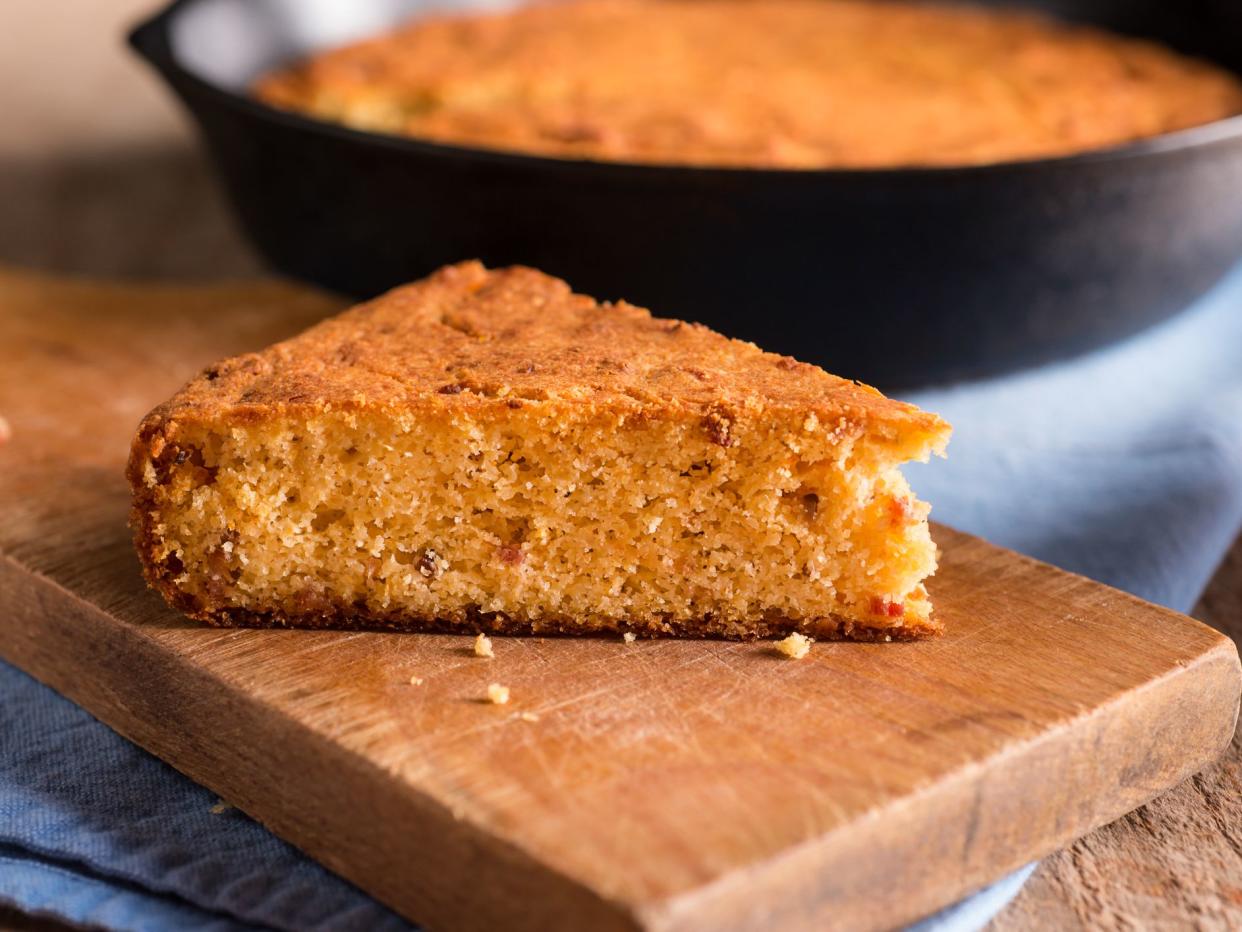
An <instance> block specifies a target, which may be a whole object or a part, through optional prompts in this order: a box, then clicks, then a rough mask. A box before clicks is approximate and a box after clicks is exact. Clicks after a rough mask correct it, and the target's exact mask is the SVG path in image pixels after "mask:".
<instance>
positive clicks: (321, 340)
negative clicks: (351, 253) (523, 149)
mask: <svg viewBox="0 0 1242 932" xmlns="http://www.w3.org/2000/svg"><path fill="white" fill-rule="evenodd" d="M524 405H542V406H545V407H547V408H548V409H555V408H558V407H569V406H572V407H575V408H581V407H582V406H591V407H595V408H601V409H607V410H612V411H618V412H622V413H626V414H628V415H631V416H637V417H668V416H673V415H682V416H686V415H688V416H698V417H701V418H702V419H703V423H704V428H705V429H706V430H708V431H711V432H713V434H714V436H716V437H717V439H718V442H720V443H722V444H727V443H728V437H727V429H728V423H729V420H730V416H731V415H732V414H735V413H743V412H745V413H747V414H750V415H758V414H761V413H763V412H771V413H774V414H775V413H778V412H784V413H790V412H801V413H803V414H812V413H813V414H815V415H816V416H817V417H818V418H819V419H820V420H821V421H824V422H827V423H831V422H832V421H835V420H837V419H839V418H843V417H844V418H847V419H849V420H851V421H853V422H855V423H858V424H865V425H866V426H868V427H875V426H878V425H881V424H889V425H892V427H893V428H894V430H897V429H900V430H920V431H926V432H928V433H934V434H940V433H943V432H946V431H947V425H946V424H945V423H944V421H942V420H941V419H940V418H939V417H937V416H936V415H934V414H929V413H927V412H924V411H921V410H919V409H918V408H916V407H915V406H913V405H910V404H906V403H904V402H900V401H895V400H892V399H890V398H886V397H885V396H883V395H882V394H880V393H879V392H878V391H876V390H875V389H873V388H870V387H869V386H865V385H861V384H860V383H857V382H851V381H849V380H847V379H842V378H838V377H837V376H834V375H829V374H828V373H826V372H824V371H823V370H822V369H820V368H818V367H816V366H813V365H810V364H807V363H801V362H797V361H796V360H794V359H791V358H790V357H788V356H778V355H776V354H773V353H765V352H764V351H762V350H760V349H759V348H758V347H757V346H755V345H754V344H753V343H745V342H742V341H740V340H731V339H728V338H727V337H724V336H721V335H720V334H718V333H715V332H714V331H712V330H710V329H708V328H707V327H704V326H702V325H699V324H691V323H684V322H682V321H679V320H665V319H661V318H657V317H652V316H651V313H650V312H649V311H646V310H644V309H642V308H638V307H634V306H633V305H630V304H627V303H625V302H624V301H622V302H619V303H616V304H607V303H604V304H600V303H598V302H596V301H595V300H594V299H593V298H590V297H587V296H585V295H579V294H574V293H573V292H572V291H571V290H570V288H569V286H568V285H567V284H565V282H563V281H561V280H560V279H556V278H552V277H551V276H549V275H545V274H543V273H542V272H538V271H536V270H535V269H530V268H524V267H521V266H514V267H512V268H507V269H498V270H488V269H486V268H484V267H483V265H482V264H481V263H479V262H463V263H460V264H458V265H452V266H447V267H445V268H443V269H440V270H439V271H438V272H436V273H435V274H433V275H431V276H430V277H429V278H426V279H423V280H422V281H419V282H416V283H414V284H411V285H406V286H404V287H401V288H397V289H395V290H393V291H390V292H388V293H387V294H385V295H383V296H382V297H380V298H377V299H375V300H374V301H370V302H368V303H366V304H363V305H360V306H358V307H356V308H354V309H353V310H350V311H347V312H346V313H344V314H341V315H339V316H337V317H334V318H332V319H330V320H327V321H324V322H323V323H322V324H319V325H318V326H315V327H312V328H311V329H310V330H307V331H306V332H305V333H302V334H300V335H298V336H296V337H294V338H292V339H290V340H286V341H285V342H283V343H278V344H276V345H275V346H273V347H270V348H268V349H266V350H264V351H262V352H260V353H251V354H249V355H246V356H238V357H234V358H233V359H228V360H225V361H224V362H221V363H219V364H217V365H214V366H211V367H209V368H208V369H206V370H205V371H204V372H203V373H202V374H200V375H199V376H198V377H197V378H196V379H194V380H193V381H191V382H190V383H189V384H188V385H187V386H186V387H185V388H184V389H182V390H181V391H180V392H178V393H177V395H176V396H174V397H173V398H172V399H170V400H169V401H168V402H167V403H166V404H164V405H161V406H160V407H159V408H156V409H155V411H153V412H152V413H151V414H150V415H149V416H148V417H147V419H146V420H145V421H144V423H143V426H142V428H141V430H142V432H143V434H144V435H148V436H154V434H155V433H157V432H158V429H159V425H160V424H161V423H163V422H165V421H171V420H196V419H209V420H212V421H217V420H218V419H219V418H221V417H226V418H230V419H234V420H236V421H237V422H239V423H240V422H246V421H251V420H255V419H262V418H265V417H269V416H271V415H272V414H273V413H276V412H283V411H288V410H290V409H310V410H322V409H324V408H327V407H331V408H332V409H333V410H343V409H350V408H355V409H366V408H374V407H387V408H391V409H400V410H408V411H420V412H431V411H439V412H450V411H454V410H470V409H473V410H479V409H481V408H516V407H521V406H524Z"/></svg>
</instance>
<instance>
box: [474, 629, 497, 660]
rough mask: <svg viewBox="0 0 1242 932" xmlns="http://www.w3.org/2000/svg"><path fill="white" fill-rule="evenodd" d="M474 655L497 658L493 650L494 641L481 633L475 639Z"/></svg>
mask: <svg viewBox="0 0 1242 932" xmlns="http://www.w3.org/2000/svg"><path fill="white" fill-rule="evenodd" d="M474 655H475V656H476V657H488V658H491V657H495V656H496V652H495V651H493V650H492V639H491V638H489V637H488V636H487V635H486V634H482V633H480V634H479V636H478V637H476V638H475V639H474Z"/></svg>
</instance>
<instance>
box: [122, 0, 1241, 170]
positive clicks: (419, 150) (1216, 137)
mask: <svg viewBox="0 0 1242 932" xmlns="http://www.w3.org/2000/svg"><path fill="white" fill-rule="evenodd" d="M195 2H198V0H172V2H171V3H168V4H167V5H166V6H164V7H163V8H162V9H160V10H157V11H156V12H155V13H153V14H152V15H151V16H149V17H147V18H145V19H143V20H141V21H139V22H138V23H137V24H136V25H134V26H133V27H132V28H131V29H130V32H129V34H128V37H127V39H128V43H129V45H130V47H131V48H132V49H134V51H136V52H137V53H138V54H139V55H140V56H141V57H143V58H144V59H146V61H147V62H148V63H150V64H151V65H153V66H154V67H155V68H156V69H157V70H159V71H160V72H161V73H163V74H164V75H165V76H169V77H176V79H177V80H179V81H184V82H187V83H188V84H190V85H191V86H193V87H194V89H195V90H196V91H198V92H199V93H203V94H207V95H209V96H211V97H214V98H215V99H216V100H217V101H219V102H220V103H223V104H225V105H226V106H229V107H232V108H234V109H236V110H239V111H241V112H243V113H247V114H248V115H250V116H252V117H255V118H258V119H263V120H267V121H269V122H273V123H277V124H280V125H284V126H286V127H288V128H289V129H292V130H299V131H302V132H310V133H318V134H321V135H326V136H329V137H335V138H337V139H341V140H348V141H352V142H357V143H360V144H364V145H366V144H370V145H378V146H382V147H384V148H388V149H392V150H396V151H401V152H407V153H410V154H412V155H419V156H423V157H432V158H435V157H439V158H444V159H454V160H458V161H470V162H476V163H484V164H492V165H497V166H501V167H509V168H523V167H525V168H535V169H542V170H544V171H555V170H559V171H563V172H589V173H592V174H595V175H600V176H612V177H625V178H632V179H634V180H640V179H644V180H654V179H657V178H663V177H668V178H672V179H676V180H690V179H699V180H716V181H727V182H742V181H745V180H747V179H750V180H754V181H756V182H758V183H761V184H771V183H776V184H798V183H800V182H801V181H806V182H807V183H815V182H822V181H826V180H828V179H838V180H849V179H854V180H858V181H864V180H890V181H891V180H896V179H911V180H927V181H936V180H942V181H949V180H957V179H962V178H969V177H981V176H984V175H990V174H996V173H1004V172H1014V171H1018V172H1026V171H1040V170H1049V169H1052V170H1055V169H1063V170H1072V169H1074V168H1076V167H1078V166H1087V165H1098V164H1099V163H1102V162H1128V161H1131V160H1134V159H1138V158H1146V157H1154V156H1160V155H1165V154H1170V153H1176V152H1183V151H1186V150H1189V149H1199V148H1203V147H1205V146H1208V145H1211V144H1213V143H1217V142H1223V141H1229V140H1236V139H1239V138H1242V114H1237V115H1234V116H1231V117H1226V118H1224V119H1222V120H1214V121H1212V122H1211V123H1204V124H1201V125H1199V126H1192V127H1188V128H1186V129H1182V130H1176V131H1174V132H1171V133H1163V134H1161V135H1159V136H1152V137H1149V138H1146V139H1140V140H1136V141H1134V142H1128V143H1123V144H1122V145H1119V146H1110V147H1107V148H1103V149H1092V150H1090V151H1087V152H1080V153H1075V154H1072V155H1064V156H1053V157H1050V158H1039V159H1017V160H1009V161H1003V162H989V163H986V164H982V165H947V166H898V167H893V168H809V169H808V168H766V167H764V168H747V167H739V166H710V165H708V166H694V165H678V164H662V163H657V162H621V161H605V160H592V159H568V158H556V157H551V156H542V155H533V154H528V153H523V152H519V151H510V150H502V149H486V148H481V147H472V146H454V145H449V144H446V143H439V142H432V141H430V140H424V139H419V138H417V137H409V136H395V135H389V134H385V133H375V132H368V131H366V130H360V129H354V128H352V127H349V126H345V125H343V124H340V123H332V122H329V121H326V120H317V119H314V118H312V117H307V116H303V115H301V114H298V113H294V112H291V111H287V110H281V109H278V108H276V107H271V106H268V105H267V104H264V103H262V102H261V101H259V100H256V99H255V98H253V97H249V96H246V95H243V94H238V93H235V92H233V91H230V90H227V89H225V88H223V87H221V86H219V85H218V84H215V83H213V82H211V81H208V80H207V79H205V78H202V77H199V76H198V75H197V74H195V73H194V72H192V71H190V70H189V69H187V68H185V67H184V66H183V65H182V64H181V62H180V61H179V60H178V58H177V55H176V53H175V52H174V51H173V48H172V42H171V38H170V34H169V25H170V23H171V22H172V20H173V18H174V17H175V16H176V15H177V14H178V13H179V12H180V10H181V8H182V7H187V6H190V5H191V4H193V3H195Z"/></svg>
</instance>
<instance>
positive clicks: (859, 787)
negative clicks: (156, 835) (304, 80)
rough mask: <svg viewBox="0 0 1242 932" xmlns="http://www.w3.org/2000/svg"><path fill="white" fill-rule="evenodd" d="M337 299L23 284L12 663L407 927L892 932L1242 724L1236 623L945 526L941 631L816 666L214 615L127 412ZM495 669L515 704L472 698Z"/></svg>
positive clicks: (1140, 789)
mask: <svg viewBox="0 0 1242 932" xmlns="http://www.w3.org/2000/svg"><path fill="white" fill-rule="evenodd" d="M335 307H336V304H335V303H334V301H333V300H331V299H329V298H327V297H325V296H322V295H318V294H315V293H311V292H306V291H301V290H297V289H294V288H293V287H291V286H287V285H282V284H277V283H257V284H245V285H237V286H211V287H201V288H183V287H152V286H123V285H113V284H98V283H89V282H78V283H73V282H64V281H56V280H51V279H45V278H40V277H36V276H32V275H25V274H18V273H13V272H3V271H0V415H3V416H4V417H6V418H7V420H8V423H9V425H10V426H11V434H12V436H11V438H10V439H9V441H8V442H7V443H6V444H4V445H3V447H0V654H3V656H4V657H5V658H6V659H8V660H9V661H11V662H13V663H15V664H17V665H19V666H21V667H23V668H24V669H26V670H27V671H29V672H30V673H32V674H33V675H34V676H36V677H38V678H39V679H41V680H42V681H44V682H45V683H47V684H49V685H51V686H52V687H53V688H55V689H57V690H59V691H60V692H62V693H63V694H65V695H66V696H68V697H69V698H71V699H73V700H74V701H75V702H78V703H80V704H81V705H83V706H85V707H86V708H87V709H89V710H90V711H91V712H93V713H94V714H95V715H96V716H98V717H99V718H100V719H102V720H103V721H105V722H107V723H108V724H109V725H111V726H112V727H113V728H115V729H116V730H117V731H119V732H120V733H122V734H123V735H125V736H127V737H129V738H131V739H132V740H134V741H136V742H138V743H139V744H141V745H142V746H144V747H146V748H148V749H149V750H151V751H152V752H154V753H155V754H157V755H159V756H160V757H162V758H164V759H165V760H167V761H168V762H170V763H171V764H173V765H174V766H175V767H177V768H178V769H180V770H182V771H184V772H185V773H187V774H188V775H190V776H191V777H193V778H194V779H196V780H198V781H200V782H202V783H204V784H206V785H207V786H208V787H210V788H212V789H213V790H215V791H216V792H217V793H219V794H220V795H221V796H222V797H224V798H225V799H227V800H228V801H230V802H232V803H234V804H235V805H237V806H238V807H240V808H241V809H243V810H245V811H246V812H248V813H250V814H251V815H252V816H254V817H255V818H257V819H259V820H261V821H262V822H264V823H265V824H267V825H269V826H270V827H271V828H272V829H273V830H274V831H275V832H277V833H278V834H280V835H281V836H283V837H285V838H287V839H289V840H290V841H291V842H293V843H294V844H296V845H298V846H299V847H301V848H302V849H303V850H305V851H306V852H308V853H309V854H310V855H312V856H313V857H315V858H317V859H318V860H320V861H322V862H323V863H324V864H326V865H327V866H328V867H330V868H332V869H333V870H336V871H338V872H339V873H341V874H343V875H344V876H346V877H348V878H349V879H351V880H353V881H354V882H355V883H357V884H358V885H360V886H361V887H363V888H365V889H367V890H369V891H370V892H371V893H373V894H375V895H376V896H377V897H379V898H380V899H381V900H384V901H385V902H387V903H388V904H390V905H391V906H393V907H394V908H396V909H397V910H399V911H400V912H402V913H404V914H405V915H407V916H409V917H410V918H412V919H415V920H419V921H422V922H425V923H427V924H429V925H430V926H431V927H433V928H438V929H449V928H453V929H494V928H505V929H531V930H534V929H575V930H578V929H592V930H609V929H631V930H632V929H659V930H674V929H676V930H683V929H685V930H689V929H696V930H730V929H755V930H759V929H763V930H768V929H806V930H812V929H814V930H820V929H827V928H836V927H848V928H865V929H880V928H886V927H891V926H894V925H898V924H900V923H903V922H906V921H908V920H912V919H915V918H917V917H919V916H921V915H924V914H926V913H928V912H930V911H932V910H934V909H936V908H937V907H940V906H943V905H945V904H946V903H949V902H951V901H953V900H954V899H956V898H958V897H959V896H961V895H962V894H964V893H967V892H969V891H971V890H973V889H975V888H978V887H980V886H981V885H983V884H985V883H987V882H988V881H990V880H993V879H995V878H997V877H998V876H1000V875H1001V874H1003V873H1005V872H1007V871H1010V870H1012V869H1014V868H1015V867H1017V866H1019V865H1021V864H1024V863H1026V862H1027V861H1029V860H1031V859H1033V858H1037V857H1039V856H1041V855H1043V854H1045V853H1047V852H1049V851H1052V850H1053V849H1055V848H1057V847H1060V846H1061V845H1063V844H1065V843H1066V842H1067V841H1068V840H1069V839H1071V838H1073V837H1075V836H1077V835H1080V834H1082V833H1084V832H1086V831H1087V830H1089V829H1091V828H1092V827H1094V826H1097V825H1099V824H1101V823H1103V822H1106V821H1108V820H1110V819H1113V818H1115V817H1116V816H1118V815H1120V814H1121V813H1123V812H1126V811H1127V810H1129V809H1132V808H1134V807H1135V806H1137V805H1139V804H1140V803H1142V802H1144V801H1145V800H1147V799H1149V798H1151V797H1152V796H1154V795H1156V794H1158V793H1160V792H1161V791H1162V790H1164V789H1166V788H1167V787H1169V786H1171V785H1173V784H1174V783H1176V782H1178V781H1179V780H1181V779H1183V778H1184V777H1186V776H1187V775H1188V774H1191V773H1193V772H1194V771H1196V770H1198V769H1199V768H1201V767H1202V766H1204V765H1205V764H1206V763H1207V762H1209V761H1210V760H1211V759H1212V758H1213V757H1215V756H1216V754H1217V753H1218V752H1219V751H1220V750H1221V749H1222V748H1223V747H1224V746H1225V744H1226V743H1227V741H1228V740H1229V737H1230V735H1231V734H1232V732H1233V726H1234V719H1235V716H1236V712H1237V704H1238V693H1239V665H1238V656H1237V652H1236V650H1235V648H1234V646H1233V644H1232V642H1231V641H1229V640H1227V639H1226V638H1224V637H1222V636H1221V635H1219V634H1217V633H1216V632H1215V631H1213V630H1211V629H1209V628H1207V627H1205V626H1204V625H1201V624H1199V623H1198V622H1195V621H1192V620H1191V619H1189V618H1186V617H1183V616H1181V615H1178V614H1175V613H1173V612H1169V611H1166V610H1163V609H1160V608H1157V607H1154V606H1151V605H1148V604H1145V603H1143V602H1141V601H1139V600H1138V599H1135V598H1132V597H1130V596H1128V595H1125V594H1123V593H1120V592H1117V591H1114V590H1112V589H1108V588H1106V587H1103V586H1100V585H1097V584H1094V583H1092V582H1089V581H1087V580H1085V579H1082V578H1079V577H1076V576H1072V575H1069V574H1067V573H1063V572H1060V571H1058V570H1055V569H1053V568H1051V567H1049V566H1046V565H1043V564H1040V563H1037V562H1035V561H1033V560H1029V559H1026V558H1025V557H1021V556H1018V555H1016V554H1013V553H1010V552H1007V551H1004V550H1001V549H999V548H996V547H993V546H991V545H989V544H987V543H985V542H983V541H981V540H977V539H975V538H972V537H968V536H966V535H963V534H960V533H957V532H954V531H951V530H948V529H946V528H939V529H937V532H936V535H937V539H938V541H939V543H940V546H941V547H942V549H943V551H944V559H943V567H942V570H941V572H940V574H939V575H938V576H937V577H936V579H935V580H934V583H933V585H932V587H931V588H932V594H933V597H934V599H935V601H936V605H937V610H938V611H939V612H940V615H941V617H942V618H943V619H944V620H945V622H946V624H947V627H948V633H947V634H946V635H945V636H944V637H943V638H940V639H937V640H933V641H930V642H926V643H919V644H881V645H866V644H819V645H816V646H815V648H814V649H813V650H812V652H811V654H810V656H809V657H807V658H806V659H805V660H802V661H798V662H792V661H788V660H784V659H782V658H780V657H778V656H777V655H776V654H775V653H774V652H773V651H772V650H771V649H770V648H769V647H768V646H766V645H763V644H729V643H719V642H706V643H705V642H673V641H668V642H656V641H640V642H638V643H636V644H632V645H626V644H623V643H621V642H620V641H618V640H569V639H537V638H536V639H517V638H514V639H499V638H498V639H496V657H495V659H494V660H482V659H479V658H476V657H474V656H473V654H472V653H471V651H470V647H469V645H470V642H469V639H467V638H457V637H447V636H420V635H400V634H373V633H356V632H355V633H337V632H296V631H244V630H232V631H222V630H213V629H209V628H204V627H200V626H198V625H195V624H193V623H190V622H188V621H186V620H184V619H183V618H181V617H180V616H179V615H177V614H176V613H174V612H172V611H170V610H169V609H167V608H166V607H165V606H164V604H163V603H162V602H161V601H160V600H159V599H158V598H157V597H155V596H154V595H152V594H151V593H149V592H148V591H147V590H146V589H145V588H144V586H143V584H142V581H141V579H140V578H139V573H138V565H137V561H136V559H135V557H134V556H133V553H132V551H131V548H130V543H129V536H128V532H127V530H126V527H125V521H126V509H127V505H128V493H127V489H126V487H125V484H124V480H123V478H122V474H121V471H122V465H123V462H124V459H125V456H126V453H127V447H128V441H129V436H130V432H131V431H132V430H133V428H134V426H135V425H136V424H137V422H138V420H139V418H140V417H141V416H142V415H143V414H144V413H145V412H146V411H147V409H148V408H150V407H151V406H152V405H154V404H155V403H156V402H157V401H160V400H162V399H163V398H164V397H165V396H166V395H168V394H170V393H171V392H172V391H173V390H174V389H176V388H177V387H178V386H179V385H180V384H181V383H182V382H183V381H184V380H185V379H186V378H187V377H189V376H190V375H191V374H192V373H193V372H194V371H195V370H196V369H197V368H199V367H200V366H202V365H205V364H206V363H208V362H209V361H211V360H213V359H216V358H218V357H220V356H223V355H227V354H231V353H235V352H239V351H242V350H247V349H253V348H257V347H259V346H261V345H263V344H265V343H268V342H270V341H272V340H274V339H277V338H280V337H283V336H285V335H288V334H290V333H292V332H294V331H296V330H298V329H300V328H301V327H303V326H305V325H306V324H308V323H309V322H311V321H313V320H315V319H317V318H318V317H320V316H322V315H324V314H327V313H329V312H331V311H332V310H334V309H335ZM1015 494H1020V493H1015ZM411 676H418V677H422V678H423V684H422V685H420V686H413V685H411V684H410V682H409V681H410V678H411ZM492 682H499V683H503V684H504V685H507V686H508V687H509V688H510V689H511V690H512V696H513V699H512V701H511V702H510V704H508V705H506V706H494V705H490V704H487V703H485V702H483V701H481V699H482V697H483V696H484V694H485V691H486V688H487V685H488V684H489V683H492Z"/></svg>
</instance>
